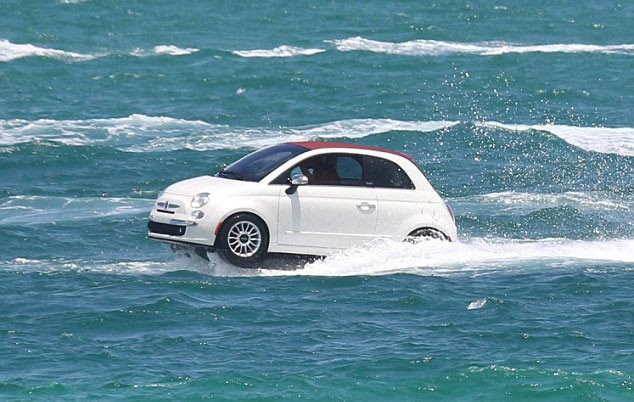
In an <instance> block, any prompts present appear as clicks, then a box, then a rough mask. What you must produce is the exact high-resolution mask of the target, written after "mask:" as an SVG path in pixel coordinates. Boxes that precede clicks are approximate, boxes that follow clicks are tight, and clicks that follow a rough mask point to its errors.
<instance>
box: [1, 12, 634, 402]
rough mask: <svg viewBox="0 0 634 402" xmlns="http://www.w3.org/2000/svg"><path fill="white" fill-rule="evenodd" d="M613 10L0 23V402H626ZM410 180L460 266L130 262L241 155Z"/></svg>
mask: <svg viewBox="0 0 634 402" xmlns="http://www.w3.org/2000/svg"><path fill="white" fill-rule="evenodd" d="M633 21H634V4H631V3H630V2H617V1H586V2H583V3H578V2H572V1H559V2H554V3H553V2H546V1H530V2H528V1H526V2H519V1H518V2H489V1H469V2H467V1H455V0H454V1H446V2H438V3H434V4H426V3H425V2H417V1H398V2H389V3H387V4H386V2H378V1H363V2H361V1H350V2H329V3H325V2H323V4H322V3H320V2H304V1H295V2H276V1H264V2H254V3H245V2H185V3H182V2H181V3H177V2H168V1H140V0H139V1H128V2H121V1H90V0H85V1H82V0H75V1H73V0H68V1H48V2H40V1H17V0H9V1H3V2H2V3H1V4H0V240H1V242H0V251H1V253H0V362H1V363H0V399H1V400H47V401H48V400H202V399H215V400H271V401H273V400H285V399H300V398H301V399H302V400H315V401H322V400H347V401H357V400H395V401H403V400H450V401H474V400H481V401H491V400H513V401H534V400H540V401H541V400H554V401H570V400H575V401H630V400H632V399H634V380H633V376H634V324H633V323H634V293H633V291H632V283H633V280H634V213H633V212H632V208H633V207H634V174H633V173H634V115H633V114H632V110H633V107H634V80H632V79H631V71H632V70H633V69H634V39H633V38H634V23H633ZM313 139H316V140H337V141H344V142H351V143H359V144H366V145H376V146H383V147H388V148H391V149H395V150H398V151H404V152H407V153H409V154H411V155H412V156H413V157H414V158H415V159H416V160H417V161H418V162H419V164H420V165H421V167H422V168H423V169H424V171H425V172H426V174H427V176H428V178H429V179H430V181H431V182H432V183H433V185H434V186H435V187H436V188H437V189H438V191H439V192H440V193H441V195H442V196H443V198H444V199H445V200H446V201H447V202H448V203H449V204H450V205H451V206H452V207H453V209H454V212H455V214H456V219H457V223H458V227H459V236H460V242H459V243H452V244H442V243H439V244H436V243H434V242H430V243H427V244H400V243H389V242H376V243H372V244H369V245H367V246H365V247H361V248H357V249H350V250H346V251H345V252H342V253H339V254H336V255H334V256H333V257H330V258H327V259H325V260H321V261H301V260H288V259H274V260H271V261H268V262H267V263H266V266H265V267H264V268H265V269H259V270H244V269H238V268H235V267H231V266H228V265H226V264H225V263H223V262H222V261H220V260H217V259H212V261H210V262H206V261H203V260H201V259H191V258H187V257H184V256H177V255H173V254H172V253H171V252H170V251H169V250H168V249H167V248H166V247H164V246H163V245H161V244H159V243H156V242H153V241H150V240H148V239H147V238H146V226H145V225H146V222H147V215H148V213H149V210H150V209H151V206H152V204H153V200H154V199H155V197H156V196H157V195H158V193H159V192H160V191H161V190H162V189H163V188H165V187H166V186H167V185H169V184H170V183H172V182H175V181H178V180H182V179H185V178H188V177H193V176H196V175H201V174H207V173H213V172H215V171H217V170H218V169H219V168H220V167H222V166H223V165H224V164H226V163H229V162H231V161H233V160H235V159H237V158H239V157H241V156H243V155H245V154H246V153H248V152H251V151H252V150H254V149H257V148H259V147H262V146H265V145H269V144H274V143H277V142H281V141H286V140H313Z"/></svg>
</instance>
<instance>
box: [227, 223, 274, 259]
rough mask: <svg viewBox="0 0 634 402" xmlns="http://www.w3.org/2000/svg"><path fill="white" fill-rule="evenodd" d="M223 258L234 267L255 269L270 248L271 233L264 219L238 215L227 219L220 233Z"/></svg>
mask: <svg viewBox="0 0 634 402" xmlns="http://www.w3.org/2000/svg"><path fill="white" fill-rule="evenodd" d="M220 248H221V249H222V254H223V256H224V257H225V258H226V259H227V260H228V261H229V262H230V263H232V264H233V265H237V266H239V267H243V268H255V267H257V264H258V262H260V261H261V260H262V259H263V258H264V256H265V255H266V252H267V250H268V248H269V231H268V229H267V227H266V224H265V223H264V222H263V221H262V219H260V218H258V217H257V216H255V215H251V214H238V215H234V216H232V217H231V218H229V219H227V220H226V221H225V222H224V224H223V225H222V230H221V231H220Z"/></svg>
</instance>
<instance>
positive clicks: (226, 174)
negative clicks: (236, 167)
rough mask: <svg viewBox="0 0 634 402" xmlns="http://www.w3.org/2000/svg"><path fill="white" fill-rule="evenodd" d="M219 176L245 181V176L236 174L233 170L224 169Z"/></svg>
mask: <svg viewBox="0 0 634 402" xmlns="http://www.w3.org/2000/svg"><path fill="white" fill-rule="evenodd" d="M218 176H222V177H226V178H228V179H234V180H244V176H242V175H241V174H240V173H238V172H234V171H233V170H226V169H222V170H221V171H220V172H218Z"/></svg>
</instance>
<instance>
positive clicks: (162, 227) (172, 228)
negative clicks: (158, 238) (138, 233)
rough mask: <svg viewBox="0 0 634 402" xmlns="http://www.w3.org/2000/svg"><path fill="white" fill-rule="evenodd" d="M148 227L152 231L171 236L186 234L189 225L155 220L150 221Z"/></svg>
mask: <svg viewBox="0 0 634 402" xmlns="http://www.w3.org/2000/svg"><path fill="white" fill-rule="evenodd" d="M147 227H148V229H149V230H150V232H152V233H158V234H164V235H170V236H182V235H184V234H185V229H187V226H181V225H169V224H167V223H159V222H154V221H149V222H148V224H147Z"/></svg>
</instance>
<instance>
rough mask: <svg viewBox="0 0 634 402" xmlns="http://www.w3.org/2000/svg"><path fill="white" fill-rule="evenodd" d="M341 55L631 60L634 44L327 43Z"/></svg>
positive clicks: (361, 40)
mask: <svg viewBox="0 0 634 402" xmlns="http://www.w3.org/2000/svg"><path fill="white" fill-rule="evenodd" d="M328 42H330V43H332V44H334V45H335V47H336V48H337V50H339V51H342V52H351V51H368V52H374V53H385V54H394V55H402V56H445V55H452V54H472V55H479V56H499V55H503V54H509V53H520V54H521V53H603V54H624V55H628V56H634V44H620V45H592V44H576V43H571V44H563V43H557V44H547V45H518V44H512V43H507V42H498V41H494V42H479V43H460V42H445V41H436V40H426V39H419V40H412V41H406V42H385V41H377V40H372V39H366V38H362V37H359V36H357V37H353V38H347V39H337V40H333V41H328Z"/></svg>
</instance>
